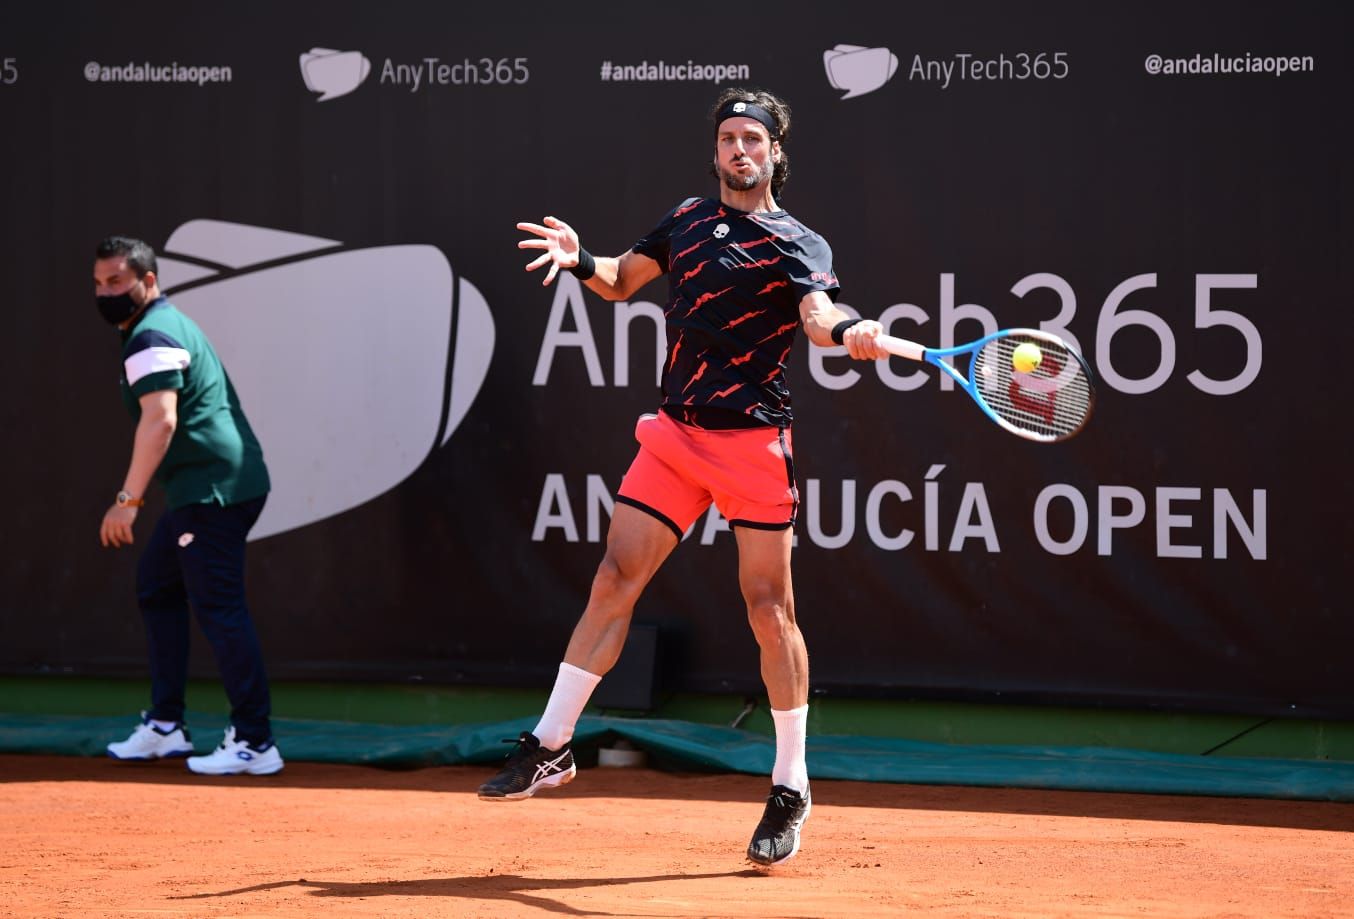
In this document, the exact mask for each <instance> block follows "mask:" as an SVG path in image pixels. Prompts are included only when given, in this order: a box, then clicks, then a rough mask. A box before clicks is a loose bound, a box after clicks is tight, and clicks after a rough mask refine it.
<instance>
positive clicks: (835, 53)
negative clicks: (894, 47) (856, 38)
mask: <svg viewBox="0 0 1354 919" xmlns="http://www.w3.org/2000/svg"><path fill="white" fill-rule="evenodd" d="M823 70H825V71H826V72H827V81H828V83H830V84H832V88H833V89H844V90H846V95H844V96H842V98H843V99H850V98H852V97H854V96H863V95H865V94H866V93H872V92H874V91H875V90H876V89H878V88H879V87H881V86H883V85H884V84H885V83H887V82H888V81H889V80H891V79H893V74H894V73H895V72H896V71H897V70H898V55H896V54H894V53H893V52H892V51H890V50H889V49H888V48H863V47H861V46H860V45H837V46H836V47H835V48H833V49H832V50H830V51H824V52H823Z"/></svg>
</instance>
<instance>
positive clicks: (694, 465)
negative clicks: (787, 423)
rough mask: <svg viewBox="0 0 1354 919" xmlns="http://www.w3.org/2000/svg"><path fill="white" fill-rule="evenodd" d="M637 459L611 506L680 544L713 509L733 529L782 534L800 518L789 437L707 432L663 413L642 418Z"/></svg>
mask: <svg viewBox="0 0 1354 919" xmlns="http://www.w3.org/2000/svg"><path fill="white" fill-rule="evenodd" d="M635 439H636V440H638V441H639V445H640V446H639V453H638V454H637V455H636V456H635V461H634V462H633V463H631V464H630V470H629V471H628V472H626V474H625V479H624V480H623V481H622V482H621V488H620V493H619V494H617V495H616V500H617V501H620V502H621V503H622V504H629V505H630V506H632V507H636V508H638V509H639V510H642V511H644V512H646V513H648V514H651V515H652V516H654V517H656V518H657V519H658V520H660V521H662V522H663V523H665V524H667V525H668V527H669V528H670V529H671V530H672V531H673V532H674V533H676V534H677V538H678V539H681V538H682V536H683V534H685V533H686V531H687V529H689V528H690V526H691V524H693V523H695V522H696V519H697V518H699V517H700V515H701V514H703V513H705V510H706V508H708V507H709V506H710V504H711V503H712V502H713V503H714V505H715V507H717V508H719V512H720V513H721V514H723V515H724V517H725V519H727V520H728V521H729V524H730V525H732V526H745V527H751V528H753V529H759V530H784V529H787V528H789V527H792V526H794V523H795V516H796V514H797V513H798V511H799V489H798V488H796V487H795V468H794V459H793V454H792V451H791V442H790V431H789V430H788V429H783V428H772V427H762V428H740V429H737V430H732V431H710V430H706V429H705V428H696V427H692V426H690V425H686V424H682V423H681V422H679V421H675V420H674V419H673V418H671V417H670V416H669V415H667V414H666V413H665V412H659V413H658V414H657V415H641V416H640V418H639V422H638V423H637V424H636V425H635Z"/></svg>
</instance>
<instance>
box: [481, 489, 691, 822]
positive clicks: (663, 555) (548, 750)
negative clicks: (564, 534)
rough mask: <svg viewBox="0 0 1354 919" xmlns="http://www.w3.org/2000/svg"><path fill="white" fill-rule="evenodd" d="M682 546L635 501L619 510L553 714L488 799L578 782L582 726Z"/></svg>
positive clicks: (486, 791) (512, 759) (551, 704)
mask: <svg viewBox="0 0 1354 919" xmlns="http://www.w3.org/2000/svg"><path fill="white" fill-rule="evenodd" d="M676 545H677V537H676V535H675V534H674V533H673V532H672V530H671V529H669V528H668V526H667V524H665V523H662V522H660V521H659V520H657V519H655V518H654V517H652V516H651V515H649V514H646V513H644V512H643V511H641V510H638V509H636V508H633V507H631V506H629V505H628V504H620V503H618V504H617V505H616V509H615V513H614V515H613V516H612V518H611V527H610V529H609V530H608V531H607V547H606V555H605V556H603V558H602V564H601V565H599V566H598V568H597V574H596V575H595V576H594V577H593V579H592V593H591V595H590V596H589V597H588V605H587V607H586V608H585V609H584V610H583V615H582V617H581V618H580V619H579V620H578V624H577V625H575V626H574V633H573V637H572V638H570V640H569V647H568V650H567V651H566V652H565V654H564V662H563V663H562V664H560V668H559V676H558V677H556V679H555V687H554V689H553V690H552V691H551V693H550V700H549V701H548V702H547V703H546V706H545V712H544V713H543V714H542V715H541V720H540V722H539V723H538V724H537V725H536V730H535V731H534V732H526V731H524V732H523V733H522V734H521V736H520V737H518V739H517V746H516V747H514V748H513V751H512V752H511V753H510V754H508V761H507V762H506V763H505V764H504V766H503V768H502V769H501V770H500V771H499V773H498V774H497V775H496V776H494V777H493V778H492V779H490V780H489V781H488V782H485V783H484V784H483V785H481V786H480V790H479V796H480V797H481V798H484V799H485V800H493V801H517V800H522V799H524V798H529V797H531V796H532V795H533V794H535V793H536V792H537V791H539V790H541V789H543V788H552V787H557V786H559V785H564V784H566V783H568V782H570V781H572V780H573V777H574V775H575V773H576V772H577V768H576V767H575V765H574V756H573V751H572V750H571V749H570V748H569V741H570V740H571V739H572V738H573V736H574V725H575V724H577V723H578V719H579V717H580V716H581V715H582V714H583V707H584V706H586V705H587V704H588V698H589V697H590V696H591V695H592V691H593V690H594V689H595V688H596V687H597V683H598V682H599V681H600V680H601V678H602V676H603V675H604V674H605V673H606V672H607V671H608V670H610V669H611V668H612V667H614V666H615V665H616V660H617V658H619V657H620V655H621V649H622V648H623V647H624V646H625V635H626V633H627V632H628V631H629V629H630V617H631V615H632V614H633V613H634V610H635V602H636V601H637V600H638V599H639V595H640V594H641V593H643V592H644V588H645V586H646V585H648V583H649V581H650V580H651V579H652V578H653V576H654V573H655V572H656V571H658V568H659V566H661V565H662V564H663V562H664V561H665V560H666V559H667V557H668V556H669V555H670V554H672V550H673V548H675V547H676Z"/></svg>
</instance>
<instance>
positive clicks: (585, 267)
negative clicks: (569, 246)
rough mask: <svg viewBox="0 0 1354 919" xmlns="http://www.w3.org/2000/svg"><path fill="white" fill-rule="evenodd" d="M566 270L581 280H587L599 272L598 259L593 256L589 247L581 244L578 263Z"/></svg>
mask: <svg viewBox="0 0 1354 919" xmlns="http://www.w3.org/2000/svg"><path fill="white" fill-rule="evenodd" d="M566 270H567V271H568V272H569V273H570V274H571V275H573V276H574V277H576V278H578V279H579V280H580V281H586V280H587V279H588V278H590V277H592V276H593V275H594V274H596V273H597V259H595V258H593V257H592V253H591V252H589V251H588V250H587V249H584V248H583V247H582V246H579V247H578V264H577V265H575V266H574V267H572V268H568V269H566Z"/></svg>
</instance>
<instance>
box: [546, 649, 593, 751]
mask: <svg viewBox="0 0 1354 919" xmlns="http://www.w3.org/2000/svg"><path fill="white" fill-rule="evenodd" d="M601 680H602V678H601V677H600V676H598V675H597V674H595V673H588V671H586V670H581V669H579V668H578V667H575V666H574V665H573V664H565V663H561V664H560V665H559V676H557V677H555V688H554V689H553V690H551V692H550V701H549V702H547V703H546V704H545V712H544V714H542V715H541V722H540V724H538V725H536V730H534V731H532V732H531V733H533V734H535V735H536V739H537V740H539V741H540V742H541V746H543V747H545V748H546V749H547V750H558V749H560V748H562V747H563V746H564V745H565V744H567V743H568V742H569V741H570V740H571V739H572V738H573V736H574V725H576V724H578V719H579V716H581V715H582V714H583V706H585V705H587V704H588V699H589V698H591V696H592V691H593V690H594V689H596V688H597V684H598V683H600V682H601Z"/></svg>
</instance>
